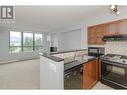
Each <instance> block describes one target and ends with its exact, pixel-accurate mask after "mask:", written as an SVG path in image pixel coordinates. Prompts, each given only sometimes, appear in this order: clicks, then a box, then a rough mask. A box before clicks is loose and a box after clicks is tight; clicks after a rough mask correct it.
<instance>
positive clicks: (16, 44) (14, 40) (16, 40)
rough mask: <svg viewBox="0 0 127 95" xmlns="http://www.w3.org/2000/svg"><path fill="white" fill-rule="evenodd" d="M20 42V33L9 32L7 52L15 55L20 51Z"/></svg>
mask: <svg viewBox="0 0 127 95" xmlns="http://www.w3.org/2000/svg"><path fill="white" fill-rule="evenodd" d="M21 42H22V41H21V32H14V31H10V43H9V46H10V48H9V51H10V52H11V53H17V52H21V51H22V47H21Z"/></svg>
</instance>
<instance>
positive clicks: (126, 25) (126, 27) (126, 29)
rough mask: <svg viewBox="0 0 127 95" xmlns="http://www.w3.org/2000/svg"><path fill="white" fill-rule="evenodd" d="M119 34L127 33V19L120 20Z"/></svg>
mask: <svg viewBox="0 0 127 95" xmlns="http://www.w3.org/2000/svg"><path fill="white" fill-rule="evenodd" d="M118 28H119V34H127V19H125V20H120V21H119V25H118Z"/></svg>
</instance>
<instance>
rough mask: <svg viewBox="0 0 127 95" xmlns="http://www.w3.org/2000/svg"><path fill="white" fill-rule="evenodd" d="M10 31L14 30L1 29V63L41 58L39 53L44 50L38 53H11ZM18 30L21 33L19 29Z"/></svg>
mask: <svg viewBox="0 0 127 95" xmlns="http://www.w3.org/2000/svg"><path fill="white" fill-rule="evenodd" d="M10 30H13V29H8V28H3V27H0V63H3V62H8V61H17V60H24V59H31V58H37V57H39V52H42V50H41V51H36V52H22V53H13V54H12V53H9V31H10ZM16 30H17V31H20V30H18V29H16ZM22 31H23V30H22ZM22 31H21V32H22ZM45 37H46V35H45V36H44V39H46V38H45ZM44 44H46V43H44Z"/></svg>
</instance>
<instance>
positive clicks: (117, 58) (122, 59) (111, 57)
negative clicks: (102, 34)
mask: <svg viewBox="0 0 127 95" xmlns="http://www.w3.org/2000/svg"><path fill="white" fill-rule="evenodd" d="M101 60H105V61H111V62H117V63H121V64H127V56H124V55H118V54H107V55H103V56H101Z"/></svg>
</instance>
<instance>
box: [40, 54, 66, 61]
mask: <svg viewBox="0 0 127 95" xmlns="http://www.w3.org/2000/svg"><path fill="white" fill-rule="evenodd" d="M42 56H44V57H47V58H49V59H51V60H53V61H56V62H60V61H64V59H62V58H59V57H55V56H52V55H50V54H42Z"/></svg>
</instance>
